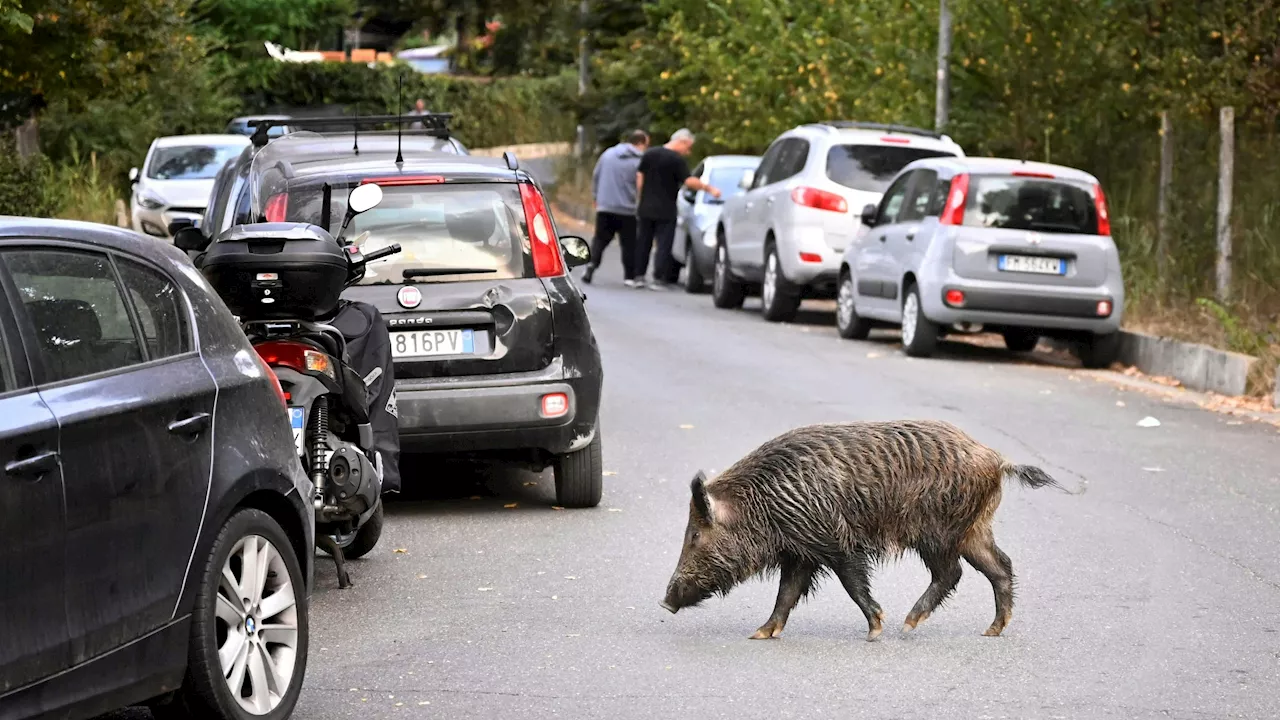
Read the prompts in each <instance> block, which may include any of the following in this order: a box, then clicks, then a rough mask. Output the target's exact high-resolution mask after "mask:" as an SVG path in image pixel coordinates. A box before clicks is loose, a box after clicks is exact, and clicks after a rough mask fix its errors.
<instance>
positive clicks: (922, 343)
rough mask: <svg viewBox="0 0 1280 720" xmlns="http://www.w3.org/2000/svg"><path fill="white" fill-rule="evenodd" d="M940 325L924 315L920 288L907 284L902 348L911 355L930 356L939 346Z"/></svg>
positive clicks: (903, 302) (904, 301)
mask: <svg viewBox="0 0 1280 720" xmlns="http://www.w3.org/2000/svg"><path fill="white" fill-rule="evenodd" d="M938 330H939V328H938V325H937V323H935V322H933V321H932V320H930V319H929V318H927V317H925V316H924V305H923V304H922V303H921V302H920V290H919V289H918V288H916V286H915V285H909V286H907V296H906V299H904V300H903V301H902V349H903V350H904V351H905V352H906V353H907V355H908V356H909V357H920V358H922V357H929V356H930V355H932V354H933V351H934V350H935V349H936V348H937V347H938Z"/></svg>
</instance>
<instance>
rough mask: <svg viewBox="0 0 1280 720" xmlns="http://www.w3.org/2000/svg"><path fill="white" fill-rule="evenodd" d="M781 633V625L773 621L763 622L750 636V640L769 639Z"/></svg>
mask: <svg viewBox="0 0 1280 720" xmlns="http://www.w3.org/2000/svg"><path fill="white" fill-rule="evenodd" d="M781 634H782V626H781V625H774V624H773V623H765V624H764V625H761V626H760V629H759V630H757V631H756V632H755V634H754V635H752V636H751V639H752V640H771V639H773V638H776V637H778V636H779V635H781Z"/></svg>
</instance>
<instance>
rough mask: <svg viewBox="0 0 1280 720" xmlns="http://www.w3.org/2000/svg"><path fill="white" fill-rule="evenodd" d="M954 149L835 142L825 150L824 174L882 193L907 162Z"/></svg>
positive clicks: (944, 154)
mask: <svg viewBox="0 0 1280 720" xmlns="http://www.w3.org/2000/svg"><path fill="white" fill-rule="evenodd" d="M953 155H954V153H949V152H944V151H941V150H925V149H923V148H913V147H900V146H891V145H836V146H834V147H832V148H831V149H830V150H829V151H827V177H829V178H831V179H832V180H834V181H835V182H838V183H840V184H841V185H844V186H845V187H847V188H853V189H854V190H863V191H865V192H876V193H883V192H884V191H885V190H886V189H888V187H889V183H890V182H892V181H893V178H894V176H895V175H897V174H898V172H899V171H900V170H902V168H904V167H906V166H907V165H908V164H910V163H913V162H915V161H916V160H921V159H924V158H932V157H952V156H953Z"/></svg>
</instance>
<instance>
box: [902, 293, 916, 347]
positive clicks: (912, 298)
mask: <svg viewBox="0 0 1280 720" xmlns="http://www.w3.org/2000/svg"><path fill="white" fill-rule="evenodd" d="M919 320H920V301H919V300H917V299H916V294H915V292H910V293H908V294H907V301H906V302H904V303H903V304H902V344H903V345H910V344H911V343H913V342H915V339H916V324H917V323H918V322H919Z"/></svg>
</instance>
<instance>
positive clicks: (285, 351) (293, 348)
mask: <svg viewBox="0 0 1280 720" xmlns="http://www.w3.org/2000/svg"><path fill="white" fill-rule="evenodd" d="M253 349H254V350H257V351H258V356H259V357H261V358H262V359H263V361H264V362H266V363H267V365H283V366H285V367H287V368H289V369H291V370H297V371H298V372H303V373H320V374H322V375H325V376H327V377H329V378H330V379H335V380H336V379H337V377H338V373H337V371H336V370H335V369H334V367H333V363H332V362H331V361H330V360H329V356H328V355H326V354H324V353H322V352H320V351H319V350H314V349H312V348H311V347H309V346H307V345H303V344H302V343H296V342H265V343H262V344H260V345H255V346H254V348H253Z"/></svg>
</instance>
